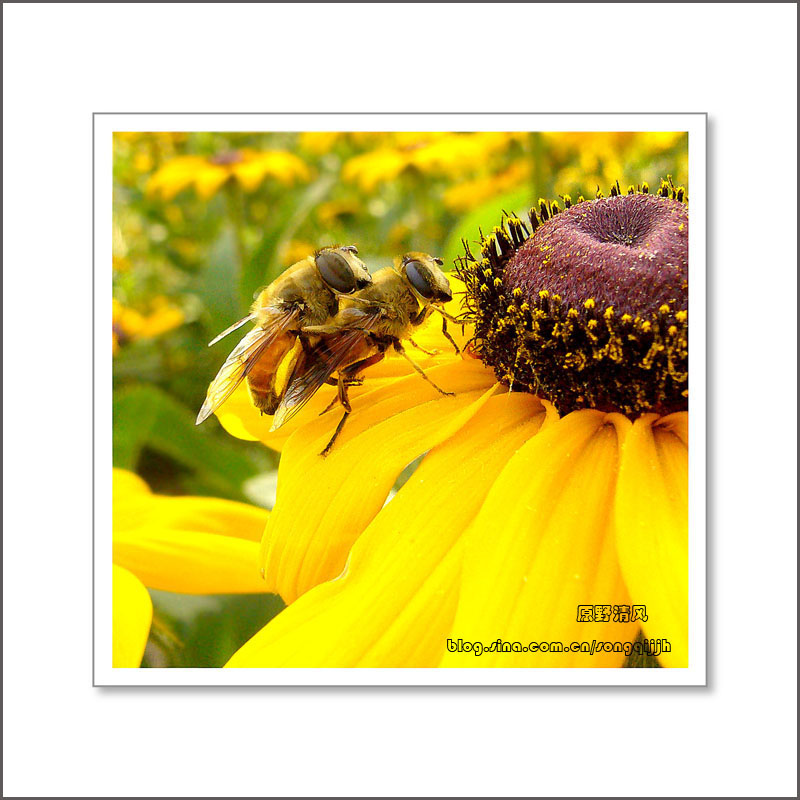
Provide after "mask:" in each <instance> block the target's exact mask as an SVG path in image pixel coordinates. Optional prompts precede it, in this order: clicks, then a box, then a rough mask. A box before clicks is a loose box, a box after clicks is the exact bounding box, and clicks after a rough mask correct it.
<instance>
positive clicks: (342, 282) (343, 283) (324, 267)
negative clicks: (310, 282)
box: [315, 250, 356, 294]
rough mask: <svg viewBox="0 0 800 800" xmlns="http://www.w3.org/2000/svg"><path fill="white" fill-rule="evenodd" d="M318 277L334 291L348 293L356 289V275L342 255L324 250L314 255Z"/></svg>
mask: <svg viewBox="0 0 800 800" xmlns="http://www.w3.org/2000/svg"><path fill="white" fill-rule="evenodd" d="M315 261H316V264H317V269H318V270H319V274H320V277H321V278H322V280H323V281H325V283H327V284H328V286H330V287H331V289H333V290H334V291H336V292H341V293H342V294H350V292H354V291H355V289H356V277H355V275H353V270H352V269H350V265H349V264H348V263H347V260H346V259H345V257H344V256H342V255H339V253H334V252H333V251H332V250H324V251H323V252H321V253H318V254H317V256H316V259H315Z"/></svg>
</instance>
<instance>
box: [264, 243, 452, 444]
mask: <svg viewBox="0 0 800 800" xmlns="http://www.w3.org/2000/svg"><path fill="white" fill-rule="evenodd" d="M441 264H442V261H441V259H439V258H433V257H432V256H429V255H427V254H426V253H416V252H414V253H406V254H405V255H404V256H401V257H398V258H397V259H396V260H395V265H394V266H393V267H386V268H385V269H381V270H378V271H377V272H376V273H375V274H374V275H373V276H372V277H373V281H372V284H371V285H370V286H367V287H366V288H364V289H362V290H361V291H359V292H356V293H355V294H354V295H351V296H350V297H347V298H342V303H341V308H340V310H339V313H338V314H337V315H336V316H335V317H334V318H333V319H331V320H330V321H329V322H327V323H324V324H316V325H313V324H309V325H306V326H304V327H303V332H304V333H305V334H306V335H307V336H309V337H310V338H308V339H306V340H304V343H303V348H302V351H301V352H300V353H298V355H297V359H296V361H295V363H294V365H293V367H292V370H291V373H290V376H289V379H288V382H287V386H286V389H285V391H284V393H283V397H282V398H281V400H280V404H279V405H278V408H277V411H276V412H275V418H274V420H273V423H272V428H271V430H276V429H278V428H280V427H281V425H283V424H284V423H285V422H287V421H288V420H289V419H291V417H293V416H294V415H295V414H296V413H297V412H298V411H299V410H300V409H301V408H302V407H303V406H304V405H305V404H306V403H307V402H308V401H309V400H310V399H311V397H312V396H313V395H314V393H315V392H316V391H317V390H318V389H319V388H320V387H321V386H323V385H324V384H326V383H327V384H331V385H335V386H337V387H338V393H337V398H336V400H334V403H332V404H331V406H329V408H332V407H333V405H334V404H335V403H336V402H337V401H338V402H339V403H341V405H342V406H343V407H344V416H343V417H342V419H341V421H340V422H339V425H338V426H337V428H336V431H335V432H334V434H333V437H332V438H331V440H330V441H329V442H328V444H327V446H326V447H325V449H324V450H323V451H322V453H320V455H322V456H326V455H327V454H328V453H329V452H330V450H331V448H332V447H333V444H334V442H335V441H336V438H337V437H338V435H339V433H340V432H341V430H342V427H343V426H344V423H345V421H346V420H347V417H348V416H349V414H350V411H351V408H350V402H349V400H348V397H347V387H348V386H352V385H354V384H358V383H360V382H361V378H360V373H361V372H362V371H363V370H364V369H366V368H367V367H369V366H371V365H372V364H376V363H377V362H378V361H380V360H381V359H383V358H384V356H385V355H386V353H387V351H388V350H389V349H390V348H393V349H394V350H395V351H396V352H397V353H399V354H400V355H402V356H404V357H405V358H406V359H408V361H409V362H410V363H411V364H412V366H413V367H414V369H415V370H416V371H417V372H418V373H419V374H420V375H421V376H422V377H423V378H424V379H425V380H426V381H428V383H430V384H431V385H433V386H434V387H435V388H436V390H437V391H439V392H441V394H443V395H452V393H451V392H446V391H444V390H443V389H441V388H440V387H438V386H436V384H435V383H433V381H432V380H430V378H428V376H427V375H426V374H425V372H424V371H423V370H422V368H421V367H420V366H419V365H418V364H417V363H416V362H415V361H413V359H411V357H410V356H409V355H408V354H407V353H406V351H405V349H404V348H403V345H402V340H403V339H408V340H409V341H410V342H411V343H412V345H414V346H415V347H418V345H416V343H415V342H414V341H413V339H411V335H412V333H413V331H414V329H415V328H417V327H418V326H419V325H421V324H422V323H423V322H425V320H426V319H427V318H428V317H429V316H430V314H431V313H432V312H433V311H437V312H439V313H440V314H441V315H442V317H443V319H442V331H443V333H444V334H445V336H446V337H447V338H448V339H449V340H450V341H451V342H452V344H453V346H454V347H455V349H456V352H458V346H457V345H456V343H455V342H454V341H453V339H452V337H450V335H449V334H448V333H447V320H448V319H449V320H451V321H452V322H455V321H456V320H455V319H454V318H453V317H451V316H450V315H449V314H447V313H446V312H445V311H444V309H443V308H442V307H441V306H443V305H444V304H445V303H447V302H449V301H450V300H452V299H453V294H452V291H451V289H450V282H449V280H448V279H447V275H445V273H444V272H443V271H442V270H441V269H440V267H441ZM419 349H422V348H419ZM334 372H337V373H338V376H337V378H336V379H335V380H334V379H333V378H332V376H333V373H334ZM326 410H328V409H326ZM323 413H324V412H323Z"/></svg>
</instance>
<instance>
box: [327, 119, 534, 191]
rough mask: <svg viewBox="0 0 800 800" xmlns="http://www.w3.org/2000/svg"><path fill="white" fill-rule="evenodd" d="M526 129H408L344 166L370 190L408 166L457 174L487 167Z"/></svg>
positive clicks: (347, 173)
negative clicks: (469, 131) (412, 130)
mask: <svg viewBox="0 0 800 800" xmlns="http://www.w3.org/2000/svg"><path fill="white" fill-rule="evenodd" d="M527 135H528V134H526V133H496V132H491V131H490V132H480V133H447V134H429V133H413V134H412V133H406V134H400V133H398V134H395V136H396V139H395V141H394V142H393V143H392V144H391V145H388V146H384V147H380V148H378V149H376V150H372V151H370V152H367V153H362V154H360V155H357V156H354V157H353V158H351V159H350V160H348V161H347V162H346V163H345V165H344V167H343V169H342V178H343V179H344V180H345V181H348V182H351V183H355V184H357V185H358V186H359V187H360V188H361V189H362V190H363V191H365V192H371V191H374V189H375V188H376V187H377V186H378V185H379V184H381V183H384V182H386V181H391V180H393V179H394V178H396V177H398V176H399V175H400V174H401V173H403V172H405V171H408V170H414V169H416V170H419V171H420V172H422V173H425V174H429V175H444V176H448V177H458V176H462V175H468V174H471V173H475V172H479V171H482V170H485V169H486V166H487V162H488V161H489V160H490V159H491V158H492V157H494V156H495V155H496V154H497V153H499V152H502V151H504V150H506V149H507V148H508V147H509V146H510V145H511V144H512V143H513V142H515V141H520V140H521V139H523V138H524V137H525V136H527Z"/></svg>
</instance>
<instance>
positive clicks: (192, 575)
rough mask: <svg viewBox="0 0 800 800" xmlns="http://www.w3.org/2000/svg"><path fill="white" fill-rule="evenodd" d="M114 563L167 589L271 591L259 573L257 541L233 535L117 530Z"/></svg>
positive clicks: (154, 586)
mask: <svg viewBox="0 0 800 800" xmlns="http://www.w3.org/2000/svg"><path fill="white" fill-rule="evenodd" d="M114 563H115V564H118V565H120V566H122V567H125V568H126V569H128V570H130V571H131V572H132V573H133V574H134V575H136V577H137V578H138V579H139V580H140V581H141V582H142V583H143V584H144V585H145V586H148V587H150V588H151V589H161V590H163V591H166V592H183V593H184V594H240V593H241V594H244V593H255V592H265V591H267V589H266V587H265V584H264V581H262V580H261V577H260V575H259V572H258V544H256V543H255V542H250V541H247V540H245V539H238V538H235V537H231V536H218V535H217V534H213V533H202V532H198V531H185V530H184V531H182V530H168V529H165V528H160V527H155V526H150V527H143V528H140V529H138V530H136V531H130V532H126V533H117V534H115V535H114Z"/></svg>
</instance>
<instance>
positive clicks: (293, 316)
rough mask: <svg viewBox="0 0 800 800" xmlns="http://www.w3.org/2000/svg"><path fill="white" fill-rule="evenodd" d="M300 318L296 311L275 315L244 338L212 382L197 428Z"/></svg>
mask: <svg viewBox="0 0 800 800" xmlns="http://www.w3.org/2000/svg"><path fill="white" fill-rule="evenodd" d="M299 316H300V315H299V312H298V311H296V310H292V311H280V312H276V313H275V314H274V315H273V317H272V318H271V319H270V320H269V321H268V322H267V324H266V325H264V326H259V327H257V328H253V330H251V331H250V332H249V333H247V334H246V335H245V336H244V337H243V338H242V340H241V341H240V342H239V344H237V345H236V347H235V348H234V349H233V351H232V352H231V354H230V355H229V356H228V358H227V359H226V360H225V363H224V364H223V365H222V366H221V367H220V370H219V372H218V373H217V376H216V377H215V378H214V380H213V381H211V384H210V385H209V387H208V392H207V393H206V399H205V402H204V403H203V405H202V407H201V409H200V412H199V413H198V415H197V420H196V421H195V425H199V424H200V423H201V422H204V421H205V420H207V419H208V418H209V417H210V416H211V415H212V414H213V413H214V412H215V411H216V410H217V409H218V408H219V407H220V406H221V405H222V404H223V403H224V402H225V401H226V400H227V399H228V398H229V397H230V396H231V395H232V394H233V392H234V390H235V389H236V387H237V386H238V385H239V384H240V383H241V382H242V381H243V380H244V379H245V378H246V377H247V373H248V372H250V370H251V369H252V368H253V365H254V364H255V363H256V362H257V361H258V359H259V357H260V356H261V354H262V353H263V352H264V351H265V350H267V349H268V348H269V347H270V345H271V344H272V343H273V342H274V341H275V339H276V338H277V336H278V335H279V334H281V333H284V332H285V331H287V330H288V329H289V328H291V327H292V325H296V324H297V322H298V319H299Z"/></svg>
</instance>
